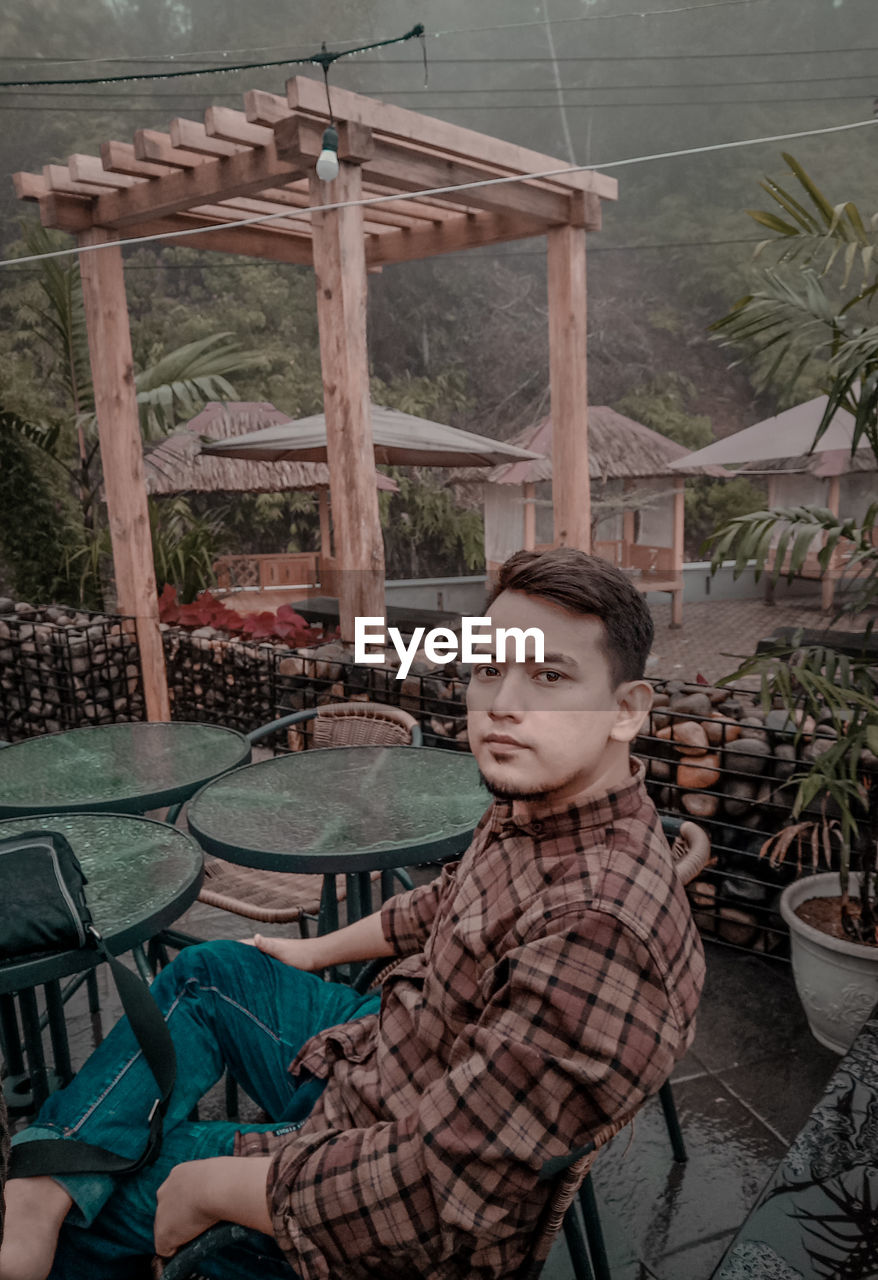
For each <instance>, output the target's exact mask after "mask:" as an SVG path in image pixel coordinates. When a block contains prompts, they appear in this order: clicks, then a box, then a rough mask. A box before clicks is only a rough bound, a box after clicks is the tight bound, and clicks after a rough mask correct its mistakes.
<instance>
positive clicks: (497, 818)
mask: <svg viewBox="0 0 878 1280" xmlns="http://www.w3.org/2000/svg"><path fill="white" fill-rule="evenodd" d="M630 768H631V780H630V781H629V782H627V783H624V784H623V785H622V786H620V787H617V788H616V789H615V790H614V791H608V792H605V793H604V794H603V795H588V794H587V793H580V794H578V795H574V796H570V797H568V799H566V800H562V801H554V802H553V801H552V800H551V799H548V800H495V801H494V806H493V817H492V821H491V827H492V829H493V830H495V831H500V830H502V829H505V830H506V831H507V832H509V831H511V830H512V829H516V830H519V831H523V832H525V833H527V834H532V835H552V836H557V835H562V834H564V833H566V832H568V831H574V830H580V831H581V830H583V829H585V830H587V829H589V828H595V827H605V826H607V824H608V823H612V822H613V821H615V820H618V819H619V818H625V817H628V816H629V815H630V814H632V813H634V812H636V810H637V809H638V808H639V807H640V805H641V804H642V802H643V784H644V778H645V776H646V766H645V765H644V764H643V762H642V761H639V760H634V759H632V760H631V761H630Z"/></svg>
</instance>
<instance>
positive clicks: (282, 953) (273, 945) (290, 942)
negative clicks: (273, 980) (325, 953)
mask: <svg viewBox="0 0 878 1280" xmlns="http://www.w3.org/2000/svg"><path fill="white" fill-rule="evenodd" d="M253 946H254V947H256V949H257V951H261V952H263V954H264V955H267V956H273V957H274V959H275V960H280V962H281V964H288V965H292V967H293V968H294V969H303V970H304V971H305V973H315V972H316V971H317V970H318V969H323V968H325V967H326V964H327V961H326V960H325V959H323V958H322V956H321V954H320V953H321V947H320V939H319V938H263V936H262V934H261V933H257V934H254V936H253ZM323 950H325V947H324V948H323Z"/></svg>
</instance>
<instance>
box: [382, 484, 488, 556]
mask: <svg viewBox="0 0 878 1280" xmlns="http://www.w3.org/2000/svg"><path fill="white" fill-rule="evenodd" d="M386 470H387V474H388V475H389V476H391V477H392V479H394V480H396V482H397V484H398V485H399V492H398V493H381V494H379V495H378V498H379V507H380V510H381V525H382V528H383V529H384V535H385V538H384V542H385V558H386V565H387V576H388V577H389V578H425V577H444V576H446V575H451V574H460V573H474V572H476V570H478V569H481V568H483V567H484V563H485V540H484V525H483V521H482V513H481V511H480V510H475V509H472V508H470V509H463V508H461V507H459V506H458V505H457V503H456V502H455V500H454V496H453V494H452V493H451V490H450V489H449V488H447V487H446V486H445V485H443V484H442V483H441V482H440V481H439V480H437V479H436V478H435V475H433V474H430V473H425V472H424V471H422V470H421V469H420V468H418V467H390V468H387V469H386Z"/></svg>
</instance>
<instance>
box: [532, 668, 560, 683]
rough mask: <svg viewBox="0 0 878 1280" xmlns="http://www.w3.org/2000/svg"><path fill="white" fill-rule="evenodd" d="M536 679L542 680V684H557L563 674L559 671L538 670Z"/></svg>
mask: <svg viewBox="0 0 878 1280" xmlns="http://www.w3.org/2000/svg"><path fill="white" fill-rule="evenodd" d="M537 679H538V680H542V682H543V684H557V683H558V681H559V680H563V679H564V676H563V674H562V673H561V672H560V671H538V672H537Z"/></svg>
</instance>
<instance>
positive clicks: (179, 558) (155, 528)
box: [149, 497, 226, 604]
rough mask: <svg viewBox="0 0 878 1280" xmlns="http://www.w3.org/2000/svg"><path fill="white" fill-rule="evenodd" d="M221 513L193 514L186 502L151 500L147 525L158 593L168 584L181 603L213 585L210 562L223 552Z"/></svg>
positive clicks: (174, 499) (222, 515) (224, 542)
mask: <svg viewBox="0 0 878 1280" xmlns="http://www.w3.org/2000/svg"><path fill="white" fill-rule="evenodd" d="M224 514H225V513H224V512H223V511H222V510H220V511H216V512H213V513H211V514H200V515H199V514H197V513H195V512H194V511H193V510H192V507H191V506H190V504H189V502H188V500H187V499H186V498H184V497H178V498H162V499H156V498H151V499H150V501H149V526H150V531H151V533H152V555H153V561H154V563H155V575H156V583H157V586H158V589H159V591H161V590H162V588H163V587H164V586H165V584H166V583H169V584H170V585H171V586H174V587H176V588H177V595H178V597H179V599H180V601H181V602H182V603H183V604H188V603H189V602H190V601H192V600H194V599H195V597H196V596H197V595H198V593H199V591H203V590H204V589H205V587H210V586H214V585H215V583H216V578H215V575H214V572H213V562H214V560H215V559H216V558H217V556H218V555H219V554H220V552H221V551H222V550H224V549H225V545H226V532H225V528H224V525H225V519H224Z"/></svg>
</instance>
